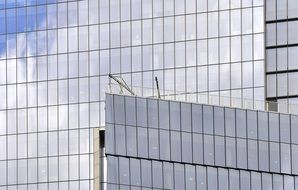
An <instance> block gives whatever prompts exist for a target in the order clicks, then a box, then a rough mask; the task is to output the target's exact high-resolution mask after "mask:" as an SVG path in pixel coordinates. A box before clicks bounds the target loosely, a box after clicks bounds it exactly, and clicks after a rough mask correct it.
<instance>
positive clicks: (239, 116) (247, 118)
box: [98, 94, 298, 190]
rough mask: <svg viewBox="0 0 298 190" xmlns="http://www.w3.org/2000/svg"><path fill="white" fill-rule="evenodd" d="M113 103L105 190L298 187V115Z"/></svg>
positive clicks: (118, 99)
mask: <svg viewBox="0 0 298 190" xmlns="http://www.w3.org/2000/svg"><path fill="white" fill-rule="evenodd" d="M106 108H107V109H106V111H107V121H106V130H105V132H106V135H105V142H106V143H105V156H106V158H102V159H101V161H102V162H103V163H105V162H106V165H107V167H106V168H107V170H103V169H102V170H101V171H102V173H103V174H105V175H101V176H102V177H101V178H100V180H99V181H101V182H102V183H101V188H102V189H109V190H111V189H112V190H116V189H135V190H139V189H146V190H147V189H148V190H149V189H179V190H183V189H184V190H195V189H198V190H234V189H235V190H239V189H241V190H273V189H284V190H288V189H292V190H294V189H297V184H298V177H297V174H298V162H297V159H298V144H297V143H298V116H297V115H290V114H282V113H274V112H265V111H256V110H247V109H239V108H230V107H220V106H212V105H202V104H194V103H189V102H178V101H169V100H164V99H156V98H143V97H134V96H123V95H121V96H120V95H113V94H111V95H107V104H106ZM102 151H103V149H102ZM98 184H99V183H98ZM295 184H296V185H295Z"/></svg>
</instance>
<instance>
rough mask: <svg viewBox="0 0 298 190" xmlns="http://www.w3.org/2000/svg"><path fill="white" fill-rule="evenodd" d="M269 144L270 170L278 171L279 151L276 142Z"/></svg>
mask: <svg viewBox="0 0 298 190" xmlns="http://www.w3.org/2000/svg"><path fill="white" fill-rule="evenodd" d="M269 146H270V171H273V172H280V152H279V144H278V143H273V142H270V143H269Z"/></svg>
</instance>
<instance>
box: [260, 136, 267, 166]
mask: <svg viewBox="0 0 298 190" xmlns="http://www.w3.org/2000/svg"><path fill="white" fill-rule="evenodd" d="M259 170H261V171H269V146H268V143H267V142H263V141H259Z"/></svg>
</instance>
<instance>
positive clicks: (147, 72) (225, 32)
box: [0, 0, 296, 190]
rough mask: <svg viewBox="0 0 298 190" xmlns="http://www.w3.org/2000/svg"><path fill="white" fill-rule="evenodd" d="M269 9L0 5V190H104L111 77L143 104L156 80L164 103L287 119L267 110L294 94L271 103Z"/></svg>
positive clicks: (52, 1) (125, 2)
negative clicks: (103, 147)
mask: <svg viewBox="0 0 298 190" xmlns="http://www.w3.org/2000/svg"><path fill="white" fill-rule="evenodd" d="M267 1H268V2H266V4H267V5H269V4H270V3H271V5H273V4H272V2H273V1H272V2H271V0H267ZM269 1H270V2H269ZM283 2H284V1H283ZM292 3H295V2H294V1H292ZM283 5H284V4H283ZM287 5H289V6H290V2H289V3H288V4H287ZM267 7H268V9H267ZM267 7H265V2H264V0H0V190H15V189H18V190H29V189H30V190H34V189H41V190H43V189H46V190H56V189H59V190H64V189H71V190H72V189H74V190H76V189H79V190H89V189H90V190H91V189H95V188H97V187H98V186H97V182H98V181H97V180H98V178H97V177H98V171H100V170H98V168H99V167H100V164H101V163H100V162H98V157H99V156H102V157H104V154H103V153H102V152H101V153H102V154H99V153H100V150H101V149H100V147H98V146H99V144H102V143H99V142H103V140H102V139H103V137H102V136H104V133H103V132H100V133H99V132H98V129H100V131H103V130H104V129H105V124H106V121H105V92H106V91H108V90H109V88H111V89H113V88H114V87H115V85H109V84H110V83H111V82H112V80H111V79H109V77H108V75H109V74H112V75H114V76H121V77H122V78H123V79H124V80H125V82H126V83H127V84H128V86H129V87H130V88H131V89H132V90H133V91H134V92H135V93H136V94H137V95H139V96H144V97H148V96H156V90H154V88H155V82H154V78H155V77H157V78H158V82H159V86H160V93H161V95H162V98H164V97H165V95H167V96H166V97H167V98H170V99H174V100H181V101H189V102H199V103H204V104H213V105H221V106H227V107H240V108H246V109H255V110H265V109H267V108H270V109H271V108H272V107H273V108H274V109H275V110H278V111H281V110H282V111H284V109H281V108H283V107H282V106H271V105H268V104H267V103H266V102H265V100H266V98H269V99H268V100H274V101H276V98H278V99H280V98H283V100H284V99H288V98H291V97H292V98H293V97H294V94H295V88H294V87H293V88H289V90H288V92H289V93H288V94H287V95H286V96H285V95H282V96H277V95H276V94H279V93H276V94H275V95H274V94H273V95H272V94H271V92H272V91H273V90H272V84H275V89H278V88H279V87H278V86H277V87H276V84H280V81H281V80H278V81H279V82H278V83H276V82H275V83H272V81H273V80H272V79H271V78H273V77H272V76H273V74H274V76H275V75H279V74H280V71H279V70H278V71H277V70H276V71H275V70H274V71H271V70H269V69H268V68H269V63H268V64H265V62H266V60H268V62H269V60H271V59H273V58H274V56H272V57H269V55H271V54H270V53H272V52H269V51H270V50H271V49H278V48H279V46H277V48H275V46H274V48H273V46H272V47H271V45H268V43H269V40H268V36H269V33H270V35H273V33H271V30H270V31H269V29H268V30H267V31H268V34H267V33H266V32H265V26H267V28H268V27H270V26H269V25H270V24H271V23H274V22H275V20H274V19H270V18H269V16H268V15H269V12H272V11H270V10H273V9H272V7H271V8H270V9H269V6H267ZM280 7H281V6H275V9H277V8H278V9H279V8H280ZM290 9H291V11H290ZM290 9H289V11H288V10H285V11H286V12H288V13H289V15H290V14H292V15H293V14H294V13H295V10H296V9H295V6H291V8H290ZM277 12H278V11H277ZM265 15H266V19H265V17H264V16H265ZM278 19H279V20H278ZM280 19H281V20H280ZM291 19H292V17H291ZM291 19H290V17H289V18H288V17H287V18H285V17H282V18H279V17H276V22H277V23H281V22H282V21H285V22H284V23H287V22H288V21H290V20H291ZM265 20H266V21H265ZM292 20H293V19H292ZM289 23H290V22H289ZM293 23H294V22H293ZM277 31H279V30H277ZM277 33H278V34H279V32H277ZM284 35H285V34H284V33H283V34H281V35H280V36H282V37H284ZM265 36H266V37H267V38H266V37H265ZM288 36H289V37H290V35H288ZM292 37H293V38H294V36H292ZM265 39H266V40H265ZM265 41H266V43H265ZM293 43H295V42H293ZM265 44H266V48H265ZM283 45H284V46H288V45H285V44H283ZM292 45H293V44H292ZM276 51H277V50H276ZM265 52H266V55H267V56H265ZM289 52H290V50H289ZM289 55H290V53H289ZM278 57H279V56H278ZM265 58H266V59H265ZM277 60H278V59H277ZM288 60H289V65H290V56H289V59H288ZM272 63H273V62H272ZM270 64H271V62H270ZM265 65H267V66H265ZM277 65H279V64H277ZM265 68H267V70H265ZM289 68H290V67H289ZM293 71H294V70H292V71H289V72H291V74H290V73H289V74H288V75H287V76H289V77H288V78H289V79H287V80H288V81H289V82H288V83H285V84H288V85H287V86H289V87H290V86H291V85H292V86H293V82H291V81H294V79H293V77H294V78H295V76H296V75H295V72H293ZM284 72H286V71H285V70H282V72H281V73H284ZM287 72H288V71H287ZM276 73H278V74H276ZM271 74H272V76H271ZM278 77H279V76H276V77H275V78H278ZM291 77H292V78H291ZM265 79H267V80H265ZM275 81H276V80H275ZM265 84H266V85H267V86H266V85H265ZM273 86H274V85H273ZM284 87H285V85H280V88H284ZM266 89H267V90H266ZM281 91H283V90H281ZM290 92H293V93H294V94H293V93H290ZM283 93H285V92H284V91H283ZM278 101H279V102H280V101H282V100H278ZM288 102H289V103H292V102H291V101H288ZM128 111H129V110H128ZM285 111H286V112H288V111H294V109H292V107H291V109H285ZM98 141H99V142H98ZM203 167H205V166H203Z"/></svg>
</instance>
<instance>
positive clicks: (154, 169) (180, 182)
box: [107, 156, 298, 190]
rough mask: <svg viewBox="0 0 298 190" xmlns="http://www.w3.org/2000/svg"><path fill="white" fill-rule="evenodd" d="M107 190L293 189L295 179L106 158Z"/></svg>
mask: <svg viewBox="0 0 298 190" xmlns="http://www.w3.org/2000/svg"><path fill="white" fill-rule="evenodd" d="M107 160H108V166H109V167H108V171H107V172H108V182H107V188H108V189H109V190H118V189H124V190H126V189H127V190H128V189H133V190H140V189H144V190H150V189H154V190H155V189H167V190H170V189H177V190H195V189H200V190H238V189H241V190H251V189H253V190H272V189H279V190H295V189H297V185H298V178H297V177H296V176H290V175H281V174H272V173H266V172H256V171H250V170H236V169H228V168H221V167H219V168H217V167H210V166H201V165H191V164H182V163H175V162H174V163H173V162H165V161H158V160H146V159H136V158H127V157H122V156H119V157H115V156H108V157H107Z"/></svg>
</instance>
